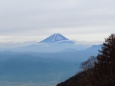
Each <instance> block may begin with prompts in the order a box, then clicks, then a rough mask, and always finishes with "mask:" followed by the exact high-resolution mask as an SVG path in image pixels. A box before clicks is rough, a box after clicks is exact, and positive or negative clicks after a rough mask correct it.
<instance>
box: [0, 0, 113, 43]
mask: <svg viewBox="0 0 115 86" xmlns="http://www.w3.org/2000/svg"><path fill="white" fill-rule="evenodd" d="M53 33H61V34H63V35H65V36H66V37H68V38H69V39H71V40H77V41H88V42H96V41H97V42H99V41H104V38H106V37H108V35H110V34H111V33H115V0H0V42H25V41H40V40H42V39H44V38H45V37H47V36H49V35H51V34H53Z"/></svg>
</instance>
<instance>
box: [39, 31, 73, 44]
mask: <svg viewBox="0 0 115 86" xmlns="http://www.w3.org/2000/svg"><path fill="white" fill-rule="evenodd" d="M39 43H46V44H54V43H59V44H60V43H63V44H68V43H69V44H74V42H73V41H71V40H69V39H68V38H66V37H64V36H63V35H61V34H60V33H55V34H53V35H51V36H49V37H48V38H46V39H44V40H42V41H41V42H39Z"/></svg>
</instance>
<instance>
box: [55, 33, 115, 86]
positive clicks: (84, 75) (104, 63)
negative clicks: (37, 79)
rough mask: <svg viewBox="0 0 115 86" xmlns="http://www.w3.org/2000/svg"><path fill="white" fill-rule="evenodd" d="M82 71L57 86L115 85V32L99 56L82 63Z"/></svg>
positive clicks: (107, 40)
mask: <svg viewBox="0 0 115 86" xmlns="http://www.w3.org/2000/svg"><path fill="white" fill-rule="evenodd" d="M81 67H82V69H83V70H82V71H81V72H80V73H78V74H76V75H75V76H73V77H71V78H70V79H68V80H66V81H65V82H61V83H59V84H58V85H57V86H115V34H111V35H110V36H109V37H108V38H107V39H105V42H104V43H103V45H102V49H101V50H99V53H98V55H97V57H90V58H89V59H88V60H87V61H85V62H83V63H82V64H81Z"/></svg>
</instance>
